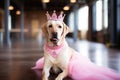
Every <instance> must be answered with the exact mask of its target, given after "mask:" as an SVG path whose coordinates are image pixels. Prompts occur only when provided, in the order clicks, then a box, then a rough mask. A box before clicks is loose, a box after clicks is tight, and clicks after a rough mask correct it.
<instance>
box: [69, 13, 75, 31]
mask: <svg viewBox="0 0 120 80" xmlns="http://www.w3.org/2000/svg"><path fill="white" fill-rule="evenodd" d="M68 25H69V28H70V30H71V32H73V31H74V13H73V12H72V13H70V15H69V22H68Z"/></svg>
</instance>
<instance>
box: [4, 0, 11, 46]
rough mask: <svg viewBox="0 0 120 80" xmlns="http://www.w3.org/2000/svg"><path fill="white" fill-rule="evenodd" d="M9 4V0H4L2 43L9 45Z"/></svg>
mask: <svg viewBox="0 0 120 80" xmlns="http://www.w3.org/2000/svg"><path fill="white" fill-rule="evenodd" d="M9 5H10V0H5V4H4V7H5V16H4V20H5V21H4V25H5V26H4V43H5V44H6V45H10V32H9V24H8V23H9V19H8V18H9V15H10V11H9V9H8V8H9Z"/></svg>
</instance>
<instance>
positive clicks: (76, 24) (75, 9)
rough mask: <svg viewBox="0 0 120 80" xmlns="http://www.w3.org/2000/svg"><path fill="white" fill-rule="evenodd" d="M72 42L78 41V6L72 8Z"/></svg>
mask: <svg viewBox="0 0 120 80" xmlns="http://www.w3.org/2000/svg"><path fill="white" fill-rule="evenodd" d="M73 38H74V41H77V39H78V4H77V3H76V5H75V6H74V33H73Z"/></svg>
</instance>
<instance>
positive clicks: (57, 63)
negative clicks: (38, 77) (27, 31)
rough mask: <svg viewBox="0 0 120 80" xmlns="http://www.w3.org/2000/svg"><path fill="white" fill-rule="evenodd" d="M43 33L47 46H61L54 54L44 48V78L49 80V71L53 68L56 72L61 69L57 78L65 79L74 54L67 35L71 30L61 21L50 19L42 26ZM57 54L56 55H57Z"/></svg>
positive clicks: (58, 79) (59, 79) (57, 79)
mask: <svg viewBox="0 0 120 80" xmlns="http://www.w3.org/2000/svg"><path fill="white" fill-rule="evenodd" d="M42 30H43V33H44V34H45V36H46V41H47V43H46V44H47V46H49V47H53V49H54V48H55V47H60V48H62V49H60V50H59V51H57V52H55V53H54V52H53V55H51V53H49V52H50V51H49V50H48V49H46V48H44V59H45V60H44V61H45V62H44V68H43V80H48V77H49V71H50V69H51V68H53V70H54V71H55V72H58V70H59V69H61V70H62V72H61V73H60V74H59V75H58V77H57V78H56V79H55V80H63V78H65V77H66V76H67V75H68V65H69V60H70V58H71V56H72V49H71V48H70V47H69V46H68V44H67V42H66V40H65V36H66V34H67V33H68V32H69V28H68V26H67V25H66V24H65V23H64V22H61V21H54V20H51V21H48V22H47V23H45V25H44V26H43V27H42ZM55 54H56V55H55Z"/></svg>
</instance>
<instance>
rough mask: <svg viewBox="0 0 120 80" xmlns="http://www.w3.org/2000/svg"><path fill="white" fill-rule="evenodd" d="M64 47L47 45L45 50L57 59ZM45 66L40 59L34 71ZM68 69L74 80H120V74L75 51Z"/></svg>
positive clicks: (42, 59)
mask: <svg viewBox="0 0 120 80" xmlns="http://www.w3.org/2000/svg"><path fill="white" fill-rule="evenodd" d="M64 46H65V45H63V44H62V45H60V46H57V47H50V46H48V45H47V44H46V45H45V49H46V50H48V51H49V52H50V55H51V56H52V57H54V58H56V57H57V54H59V52H60V51H61V50H62V49H63V48H64ZM43 65H44V58H40V59H39V60H38V61H37V62H36V66H35V67H33V68H32V69H43ZM68 69H69V70H68V71H69V74H68V76H69V77H71V78H72V79H73V80H120V74H118V73H117V72H115V71H113V70H112V69H109V68H105V67H101V66H97V65H95V64H94V63H92V62H91V61H90V60H89V59H88V58H86V57H84V56H83V55H81V54H80V53H78V52H76V51H74V55H73V56H72V58H71V59H70V62H69V66H68Z"/></svg>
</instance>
